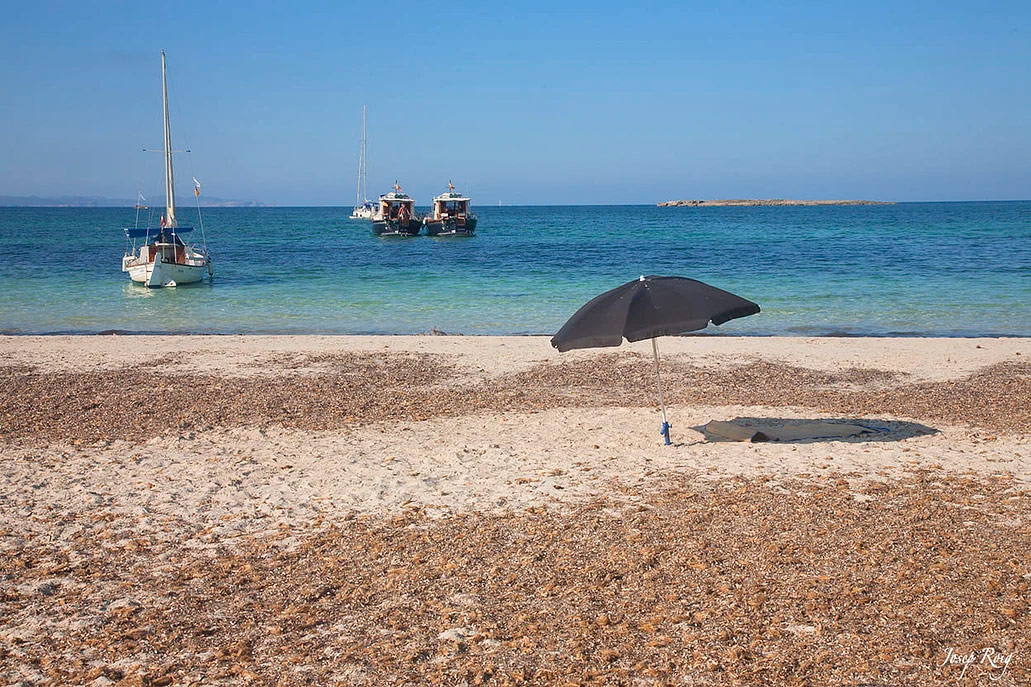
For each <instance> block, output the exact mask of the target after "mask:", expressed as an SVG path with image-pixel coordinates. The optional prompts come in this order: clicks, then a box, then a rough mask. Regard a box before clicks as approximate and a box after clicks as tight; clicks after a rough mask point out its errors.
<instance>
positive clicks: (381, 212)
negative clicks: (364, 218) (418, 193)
mask: <svg viewBox="0 0 1031 687" xmlns="http://www.w3.org/2000/svg"><path fill="white" fill-rule="evenodd" d="M414 218H415V199H414V198H411V197H409V195H408V194H407V193H397V192H393V191H392V192H390V193H386V194H384V195H382V196H380V197H379V209H378V211H377V216H376V218H375V219H379V220H385V221H388V222H390V221H393V220H402V221H404V220H411V219H414Z"/></svg>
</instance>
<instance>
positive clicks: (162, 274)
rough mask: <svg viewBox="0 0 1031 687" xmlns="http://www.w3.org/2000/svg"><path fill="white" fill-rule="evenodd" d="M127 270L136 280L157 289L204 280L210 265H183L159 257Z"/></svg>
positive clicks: (130, 276) (131, 277)
mask: <svg viewBox="0 0 1031 687" xmlns="http://www.w3.org/2000/svg"><path fill="white" fill-rule="evenodd" d="M126 271H127V272H128V273H129V278H130V279H132V280H133V281H134V282H136V283H138V284H144V285H146V286H147V287H149V288H152V289H156V288H162V287H165V286H181V285H183V284H195V283H197V282H199V281H203V279H204V275H205V274H206V273H207V272H208V266H207V265H181V264H178V263H174V262H163V261H161V260H160V259H159V260H155V261H154V262H148V263H145V264H136V265H131V266H129V267H128V268H127V269H126Z"/></svg>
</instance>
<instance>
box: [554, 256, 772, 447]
mask: <svg viewBox="0 0 1031 687" xmlns="http://www.w3.org/2000/svg"><path fill="white" fill-rule="evenodd" d="M757 312H759V306H758V305H756V304H755V303H753V302H752V301H749V300H745V299H744V298H741V297H740V296H735V295H734V294H732V293H729V292H727V291H723V290H722V289H717V288H716V287H714V286H709V285H708V284H703V283H702V282H700V281H696V280H694V279H687V278H686V277H655V276H648V277H645V276H642V277H641V278H640V279H635V280H634V281H631V282H627V283H626V284H623V285H622V286H618V287H616V288H614V289H612V290H611V291H606V292H605V293H603V294H601V295H600V296H595V297H594V298H592V299H591V300H590V301H588V302H587V303H585V304H584V305H583V307H581V308H580V309H579V310H577V311H576V313H574V314H573V316H572V317H570V318H569V320H568V321H567V322H566V323H565V324H564V325H562V328H561V329H559V330H558V333H557V334H555V336H553V337H552V338H551V345H552V346H554V347H555V348H557V349H558V350H559V352H560V353H564V352H566V351H569V350H572V349H574V348H602V347H606V346H619V345H620V344H621V343H623V339H626V340H627V341H630V342H633V341H643V340H644V339H651V340H652V352H653V353H654V354H655V380H656V382H657V383H658V387H659V404H660V406H661V407H662V436H663V437H665V439H666V445H667V446H668V445H669V444H670V439H669V428H670V424H669V421H668V420H667V419H666V400H665V397H664V396H663V393H662V377H661V376H660V375H659V346H658V344H657V343H656V342H655V339H656V337H659V336H671V335H674V334H683V333H684V332H693V331H697V330H699V329H705V327H707V326H708V325H709V323H710V322H712V323H713V324H715V325H720V324H723V323H724V322H727V321H728V320H733V319H735V318H737V317H745V316H746V315H754V314H755V313H757Z"/></svg>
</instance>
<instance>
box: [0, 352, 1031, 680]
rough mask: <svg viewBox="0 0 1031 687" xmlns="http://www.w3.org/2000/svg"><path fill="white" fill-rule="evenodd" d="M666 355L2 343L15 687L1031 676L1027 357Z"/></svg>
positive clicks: (5, 601) (0, 485)
mask: <svg viewBox="0 0 1031 687" xmlns="http://www.w3.org/2000/svg"><path fill="white" fill-rule="evenodd" d="M660 349H661V352H662V374H663V383H664V386H665V388H666V392H667V393H666V400H667V410H668V413H669V416H670V422H671V423H672V425H673V440H674V445H673V446H670V447H665V446H663V445H662V440H661V437H660V436H659V422H660V420H659V413H658V401H657V398H656V391H655V378H654V368H653V361H652V358H651V347H650V342H643V343H638V344H633V345H627V344H624V345H623V346H622V347H620V348H615V349H602V350H591V351H577V352H571V353H566V354H559V353H558V352H556V351H555V350H554V349H553V348H551V346H550V345H549V343H548V340H547V338H543V337H460V336H457V337H456V336H414V337H372V336H369V337H357V336H340V337H319V336H296V337H294V336H291V337H275V336H247V337H241V336H211V337H207V336H182V337H159V336H153V337H152V336H88V337H86V336H83V337H71V336H69V337H65V336H52V337H0V367H2V371H3V374H2V377H0V471H2V475H0V610H2V613H0V666H2V668H3V670H0V675H3V676H5V677H6V680H7V681H6V682H3V681H2V680H0V684H10V685H66V684H67V685H80V684H82V685H97V686H98V687H99V686H103V685H113V684H126V685H129V684H132V685H153V686H158V685H172V684H174V685H223V684H225V685H236V684H239V685H245V684H246V685H249V684H255V685H266V684H267V685H303V684H319V685H329V684H368V685H379V684H438V683H439V684H498V685H506V684H561V685H565V684H640V685H651V684H656V685H659V684H678V685H688V684H694V685H707V684H821V685H827V684H834V685H837V684H840V685H854V684H869V685H895V684H917V685H924V684H926V685H937V684H943V683H946V682H947V681H952V680H957V679H958V678H959V677H960V673H961V670H962V668H963V666H961V665H959V664H957V663H954V662H950V661H951V660H952V658H955V657H957V656H960V655H964V656H965V655H968V654H970V653H971V652H975V653H976V656H977V662H976V663H974V664H972V665H971V666H970V667H969V669H968V670H967V672H966V674H965V675H964V677H963V681H961V682H960V684H988V680H989V679H990V678H991V679H997V680H998V681H995V682H993V683H992V684H1024V683H1025V682H1027V680H1028V678H1029V677H1031V613H1029V602H1031V410H1029V408H1031V339H1019V338H1013V339H945V338H941V339H934V338H929V339H919V338H888V339H879V338H789V337H775V338H767V337H722V336H696V337H677V338H669V337H667V338H664V339H662V340H661V343H660ZM712 420H718V421H735V420H736V421H738V422H743V423H746V424H750V425H752V426H756V427H760V428H761V427H771V426H777V425H783V424H794V425H801V426H803V427H804V426H806V425H807V424H812V423H817V422H832V423H837V422H847V423H851V424H859V425H862V426H864V427H866V428H869V430H870V431H869V432H868V433H867V434H864V435H861V436H857V437H853V438H848V439H835V440H826V439H816V440H809V441H800V442H768V443H750V442H734V441H724V440H719V438H718V437H715V436H713V435H712V434H710V433H707V432H705V431H704V430H703V427H704V426H705V425H706V424H707V423H708V422H710V421H712ZM989 649H990V650H991V651H992V652H994V653H992V654H990V655H989V658H990V659H991V660H988V658H984V656H985V654H984V653H983V652H984V651H985V650H989ZM950 657H952V658H950ZM1005 657H1009V660H1008V661H1005V662H1004V661H1003V659H1004V658H1005Z"/></svg>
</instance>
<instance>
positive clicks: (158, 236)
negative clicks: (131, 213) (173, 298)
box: [122, 50, 214, 287]
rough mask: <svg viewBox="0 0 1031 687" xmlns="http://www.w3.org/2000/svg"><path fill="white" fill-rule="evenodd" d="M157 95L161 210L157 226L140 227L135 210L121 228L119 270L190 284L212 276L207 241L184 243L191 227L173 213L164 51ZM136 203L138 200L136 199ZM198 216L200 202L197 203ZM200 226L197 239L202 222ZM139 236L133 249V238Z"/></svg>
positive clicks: (143, 279) (137, 278)
mask: <svg viewBox="0 0 1031 687" xmlns="http://www.w3.org/2000/svg"><path fill="white" fill-rule="evenodd" d="M161 96H162V101H163V103H164V111H165V150H164V153H165V214H164V215H163V216H162V217H161V226H160V227H140V226H139V210H138V209H137V212H136V217H137V225H136V226H134V227H133V228H132V229H130V228H128V227H126V228H125V240H126V252H125V256H124V257H123V258H122V271H123V272H128V273H129V278H130V279H132V280H133V281H134V282H137V283H140V284H146V285H147V286H150V287H162V286H177V285H179V284H191V283H194V282H199V281H201V280H202V279H204V275H205V274H208V275H209V276H214V273H213V271H212V269H211V256H210V255H209V254H208V249H207V245H206V243H205V245H203V247H202V246H197V245H193V244H191V245H187V244H186V243H185V242H184V241H183V239H182V237H183V236H185V235H188V234H189V233H190V232H192V231H193V227H180V226H179V223H178V222H177V221H176V217H175V177H174V175H173V173H172V134H171V131H170V129H169V126H168V84H167V81H166V79H165V51H164V50H162V51H161ZM193 181H194V184H195V190H194V194H195V195H200V184H199V183H198V182H197V180H196V179H194V180H193ZM137 205H139V203H137ZM197 213H198V215H197V216H198V218H199V217H200V203H199V202H198V204H197ZM200 226H201V239H202V241H203V240H204V239H203V236H204V225H203V222H201V224H200ZM141 238H142V239H143V245H141V246H139V249H138V250H137V246H136V241H137V240H138V239H141Z"/></svg>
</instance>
